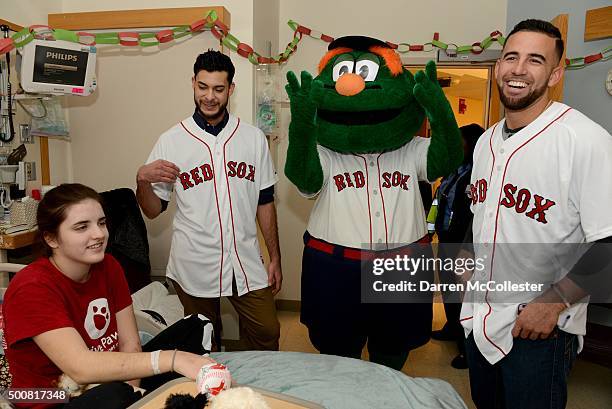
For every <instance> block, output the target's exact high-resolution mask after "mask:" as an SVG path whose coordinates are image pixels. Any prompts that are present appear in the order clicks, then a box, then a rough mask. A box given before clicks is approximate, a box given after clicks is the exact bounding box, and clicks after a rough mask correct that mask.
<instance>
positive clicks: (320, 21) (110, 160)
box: [1, 0, 507, 300]
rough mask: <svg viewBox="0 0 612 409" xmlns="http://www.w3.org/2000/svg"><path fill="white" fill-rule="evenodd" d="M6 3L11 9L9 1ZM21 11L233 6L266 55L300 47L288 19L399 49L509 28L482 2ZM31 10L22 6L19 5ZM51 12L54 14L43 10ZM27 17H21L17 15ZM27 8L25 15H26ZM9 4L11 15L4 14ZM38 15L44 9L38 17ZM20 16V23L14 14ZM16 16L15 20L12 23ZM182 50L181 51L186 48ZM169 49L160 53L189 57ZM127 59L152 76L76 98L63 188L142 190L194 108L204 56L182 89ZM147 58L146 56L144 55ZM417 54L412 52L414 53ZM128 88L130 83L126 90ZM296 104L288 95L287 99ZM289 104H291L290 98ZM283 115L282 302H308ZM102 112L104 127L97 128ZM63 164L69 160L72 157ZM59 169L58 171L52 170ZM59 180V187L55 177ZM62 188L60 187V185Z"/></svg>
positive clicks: (246, 37) (244, 75)
mask: <svg viewBox="0 0 612 409" xmlns="http://www.w3.org/2000/svg"><path fill="white" fill-rule="evenodd" d="M5 1H6V0H2V1H1V2H5ZM10 3H11V6H10V7H9V8H10V9H11V10H12V11H14V13H15V18H14V20H15V22H16V23H19V24H23V25H30V24H40V23H41V22H42V23H44V22H46V14H47V13H53V12H56V13H60V12H85V11H100V10H122V9H129V10H132V9H145V8H165V7H193V6H206V5H211V6H213V5H214V6H219V5H221V6H225V7H226V8H227V10H229V12H230V13H231V20H232V21H231V27H232V28H231V32H232V34H234V35H235V36H236V37H238V38H239V39H240V40H241V41H243V42H245V43H248V44H253V45H254V46H255V49H256V50H257V51H260V52H262V53H265V52H266V51H267V45H266V42H267V41H270V42H271V43H272V52H273V54H274V53H277V52H279V51H282V50H284V47H285V45H286V44H287V43H288V42H290V41H291V38H292V35H293V33H292V31H291V30H290V28H289V27H288V26H287V21H288V20H290V19H292V20H295V21H297V22H299V23H301V24H302V25H304V26H307V27H310V28H312V29H314V30H320V31H322V32H324V33H325V34H328V35H330V36H333V37H339V36H342V35H351V34H362V35H369V36H374V37H377V38H380V39H384V40H389V41H393V42H407V43H412V44H423V43H425V42H428V41H430V40H431V39H432V36H433V34H434V32H439V33H440V39H441V40H442V41H445V42H448V43H451V42H454V43H457V44H471V43H473V42H476V41H480V40H482V39H484V38H485V37H486V36H487V35H488V34H489V33H490V32H492V31H494V30H501V31H502V32H505V31H506V20H507V16H506V10H507V0H494V1H485V0H475V1H472V2H470V4H469V7H468V6H466V5H465V4H464V3H461V2H453V1H450V0H444V1H441V2H438V3H436V5H435V7H434V6H431V5H428V4H426V3H417V2H414V1H407V0H381V1H378V2H376V3H371V2H365V1H346V0H338V1H333V2H331V1H323V0H312V1H308V2H306V1H299V0H282V1H279V0H226V1H214V2H209V3H208V4H206V2H202V1H195V0H181V1H175V2H172V4H171V5H169V4H168V2H167V1H162V0H147V1H142V0H123V1H119V0H108V1H106V2H98V1H93V0H63V1H61V2H60V1H54V2H45V1H42V0H30V1H23V0H22V1H21V2H12V1H11V2H10ZM13 3H15V4H17V3H18V4H20V5H22V6H19V7H17V6H16V5H15V4H13ZM43 5H44V7H43ZM18 8H19V9H20V10H17V9H18ZM21 8H23V10H21ZM4 9H5V8H4V7H3V13H2V14H3V15H5V14H4ZM32 10H36V12H33V11H32ZM9 17H10V16H9ZM18 17H19V18H18ZM7 19H8V18H7ZM203 36H208V37H209V38H208V39H206V37H202V38H201V39H198V38H194V39H192V40H190V41H202V44H203V45H204V46H208V45H209V44H211V40H210V37H212V36H211V35H210V33H204V34H203ZM326 47H327V44H326V43H324V42H322V41H320V40H316V39H313V38H310V37H307V36H305V37H304V39H303V40H302V41H301V43H300V45H299V46H298V51H297V52H296V54H295V55H294V56H293V57H292V58H291V59H290V61H289V62H288V63H287V64H286V65H285V66H283V67H282V73H281V76H280V77H279V82H281V84H280V88H281V89H282V88H283V85H284V82H285V80H284V75H285V73H286V71H287V70H293V71H296V72H298V71H301V70H308V71H310V72H312V73H315V69H316V66H317V64H318V61H319V59H320V58H321V56H322V55H323V54H324V53H325V51H326ZM177 50H179V49H178V48H177ZM177 50H174V51H169V50H162V51H160V53H161V54H162V55H163V53H166V52H167V53H168V55H169V54H170V53H175V52H176V53H177V55H181V54H180V51H177ZM117 52H118V53H119V54H118V55H119V56H123V57H124V58H125V69H126V70H131V71H134V70H135V71H136V72H140V73H142V80H141V82H142V83H141V84H125V83H124V82H123V80H122V78H123V76H124V74H125V73H122V72H117V73H115V74H114V75H115V77H113V76H108V77H107V78H106V79H105V82H104V83H100V85H99V88H98V90H97V91H96V93H97V94H98V95H97V96H94V97H93V98H92V99H90V100H86V99H76V98H70V99H69V105H70V107H69V109H68V114H69V116H70V124H71V128H72V142H71V143H70V144H66V143H64V144H63V145H61V152H51V162H52V164H54V163H55V162H56V161H58V162H60V163H61V164H62V166H67V167H68V169H67V170H65V171H62V172H58V174H60V175H61V176H62V177H63V178H64V179H63V180H59V181H70V180H74V181H79V182H82V183H86V184H89V185H91V186H93V187H94V188H96V189H98V190H107V189H112V188H117V187H132V188H134V187H135V174H136V170H137V169H138V167H139V166H140V165H141V164H142V163H143V162H144V161H145V160H146V158H147V156H148V154H149V152H150V150H151V148H152V146H153V144H154V143H155V141H156V140H157V137H158V136H159V134H160V133H161V132H163V131H164V130H166V129H168V128H169V127H171V126H172V125H173V124H175V123H176V122H177V121H179V120H181V119H183V118H185V117H186V116H188V115H189V114H190V113H191V110H192V109H193V108H192V107H193V102H192V97H191V89H190V77H191V75H192V73H191V67H192V64H193V58H194V57H195V53H194V55H187V54H186V53H185V54H182V55H183V57H181V58H182V59H181V60H178V61H173V62H172V64H173V69H172V70H169V71H168V72H166V73H165V74H164V76H170V77H172V81H174V82H173V83H175V84H177V86H176V87H173V88H171V89H169V87H164V85H163V84H165V83H167V80H166V78H163V77H164V76H158V77H150V76H149V74H148V72H149V71H150V70H151V67H149V64H150V62H149V60H147V58H146V56H142V55H132V54H130V53H129V52H128V51H126V50H123V51H117ZM136 54H137V53H136ZM411 55H412V54H411ZM414 55H415V56H417V57H427V56H431V57H432V58H433V56H434V55H433V53H415V54H414ZM231 56H232V59H233V60H234V63H235V65H236V78H235V81H236V92H235V93H234V96H233V97H232V99H231V103H230V104H231V110H232V112H234V113H235V114H237V115H238V116H240V117H241V118H242V119H243V120H247V121H251V122H252V121H253V119H254V115H253V113H254V98H255V95H254V90H253V85H254V75H255V69H254V67H253V66H252V65H251V64H250V63H249V62H248V61H247V60H245V59H244V58H241V57H239V56H237V55H236V54H234V53H232V54H231ZM118 84H123V85H118ZM134 92H136V93H137V95H138V98H139V103H134V104H130V105H126V104H124V103H123V102H124V101H123V99H122V97H121V95H124V96H125V97H124V98H125V99H129V100H130V101H132V100H133V99H134V96H133V95H130V96H129V98H128V97H127V95H128V94H130V93H134ZM109 94H112V95H116V98H115V99H116V105H115V106H108V104H104V108H101V107H100V106H96V98H99V99H98V100H99V101H101V100H102V99H104V98H108V95H109ZM280 97H281V99H283V98H284V99H286V96H285V95H284V93H282V95H281V96H280ZM285 102H286V101H285ZM283 106H284V108H282V109H281V119H282V127H281V132H280V138H279V139H278V141H277V142H272V143H271V149H272V151H273V156H274V157H275V158H276V166H277V170H278V172H279V176H280V181H279V183H278V185H277V206H278V215H279V234H280V242H281V250H282V254H283V272H284V275H285V279H284V283H283V290H282V292H281V293H280V294H279V296H278V297H279V298H281V299H285V300H299V298H300V270H301V264H300V260H301V253H302V240H301V237H302V234H303V232H304V230H305V228H306V223H307V220H308V215H309V213H310V210H311V207H312V204H313V202H312V201H308V200H305V199H303V198H301V197H300V196H299V195H298V194H297V193H296V190H295V188H294V187H293V186H292V185H291V184H290V183H289V181H288V180H287V179H286V178H285V177H284V174H283V168H284V165H285V157H286V155H285V154H286V150H287V134H286V129H287V126H288V122H289V112H288V111H289V110H288V108H287V104H286V103H285V104H283ZM92 112H95V115H96V116H97V117H99V118H102V119H103V121H98V120H96V121H94V122H93V124H92V121H91V116H92ZM134 116H136V117H140V118H143V119H142V121H141V123H140V126H134V125H133V124H130V125H129V126H127V124H126V125H125V126H123V125H122V124H123V122H122V118H123V117H125V118H133V117H134ZM62 158H63V159H62ZM52 166H56V165H52ZM53 172H54V171H53V168H52V182H54V183H57V182H56V181H55V179H54V178H53ZM59 181H58V182H59ZM169 210H170V211H168V212H166V213H165V214H164V215H162V216H160V217H159V218H157V219H155V220H153V221H147V228H148V231H149V238H150V245H151V262H152V266H153V269H154V273H155V274H163V271H164V270H165V265H166V262H167V257H168V251H169V248H170V238H171V220H172V215H173V211H174V209H173V206H171V208H170V209H169Z"/></svg>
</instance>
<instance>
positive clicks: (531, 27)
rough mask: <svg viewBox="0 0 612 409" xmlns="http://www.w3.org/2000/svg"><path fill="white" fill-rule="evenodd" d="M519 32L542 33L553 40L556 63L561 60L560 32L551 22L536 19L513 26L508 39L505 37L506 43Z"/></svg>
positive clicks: (561, 40)
mask: <svg viewBox="0 0 612 409" xmlns="http://www.w3.org/2000/svg"><path fill="white" fill-rule="evenodd" d="M519 31H532V32H534V33H542V34H546V35H547V36H549V37H552V38H554V39H555V48H556V51H557V62H559V61H560V60H561V57H562V56H563V49H564V46H563V38H562V37H561V32H560V31H559V29H558V28H557V27H555V26H554V25H553V24H552V23H551V22H549V21H544V20H537V19H528V20H523V21H521V22H520V23H518V24H517V25H515V26H514V28H513V29H512V31H511V32H510V34H508V37H506V42H508V39H509V38H510V37H511V36H512V35H513V34H516V33H518V32H519Z"/></svg>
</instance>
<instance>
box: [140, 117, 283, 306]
mask: <svg viewBox="0 0 612 409" xmlns="http://www.w3.org/2000/svg"><path fill="white" fill-rule="evenodd" d="M157 159H164V160H167V161H170V162H173V163H174V164H176V165H177V166H178V167H179V169H180V175H179V177H178V178H177V180H176V182H175V183H173V184H169V183H154V184H153V190H154V192H155V194H156V195H157V196H158V197H159V198H161V199H163V200H166V201H169V200H170V198H171V196H172V191H174V192H175V196H176V202H177V211H176V215H175V217H174V221H173V233H172V245H171V248H170V257H169V260H168V266H167V270H166V274H167V276H168V277H170V278H171V279H173V280H175V281H177V282H178V283H179V284H180V285H181V287H182V288H183V290H184V291H185V292H186V293H188V294H190V295H193V296H196V297H219V296H227V295H231V294H232V278H233V277H234V276H235V279H236V287H237V289H238V295H243V294H245V293H247V292H249V291H254V290H258V289H261V288H265V287H267V286H268V276H267V272H266V270H265V268H264V265H263V259H262V258H261V252H260V247H259V242H258V239H257V227H256V212H257V203H258V199H259V192H260V190H262V189H265V188H267V187H270V186H272V185H274V184H275V183H276V182H277V180H278V177H277V175H276V173H275V171H274V166H273V164H272V160H271V158H270V151H269V149H268V144H267V142H266V138H265V136H264V135H263V133H262V132H261V131H260V130H259V129H258V128H256V127H254V126H252V125H249V124H245V123H242V122H240V119H239V118H236V117H235V116H233V115H231V114H230V117H229V121H228V123H227V125H226V126H225V128H223V130H222V131H221V132H220V133H219V135H217V136H214V135H211V134H209V133H207V132H205V131H204V130H203V129H201V128H200V127H199V126H198V125H197V124H196V123H195V121H194V120H193V118H191V117H189V118H187V119H185V120H183V121H182V122H180V123H178V124H177V125H175V126H174V127H172V128H170V129H169V130H168V131H166V132H165V133H163V134H162V135H161V136H160V137H159V140H158V141H157V143H156V145H155V147H154V148H153V151H152V152H151V155H150V156H149V159H148V160H147V163H151V162H153V161H155V160H157Z"/></svg>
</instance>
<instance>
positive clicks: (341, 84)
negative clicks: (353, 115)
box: [336, 73, 365, 97]
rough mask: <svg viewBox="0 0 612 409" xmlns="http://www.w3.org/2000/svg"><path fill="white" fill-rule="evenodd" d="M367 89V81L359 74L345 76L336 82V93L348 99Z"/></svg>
mask: <svg viewBox="0 0 612 409" xmlns="http://www.w3.org/2000/svg"><path fill="white" fill-rule="evenodd" d="M364 88H365V81H364V80H363V78H361V76H360V75H357V74H353V73H350V74H344V75H342V76H341V77H340V78H338V81H336V91H338V94H340V95H344V96H346V97H351V96H353V95H357V94H359V93H360V92H361V91H363V89H364Z"/></svg>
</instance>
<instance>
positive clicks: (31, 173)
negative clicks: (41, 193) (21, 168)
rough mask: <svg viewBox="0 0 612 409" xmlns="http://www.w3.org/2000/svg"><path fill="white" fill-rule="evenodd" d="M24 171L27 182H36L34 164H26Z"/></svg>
mask: <svg viewBox="0 0 612 409" xmlns="http://www.w3.org/2000/svg"><path fill="white" fill-rule="evenodd" d="M25 171H26V179H27V180H36V162H26V163H25Z"/></svg>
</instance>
